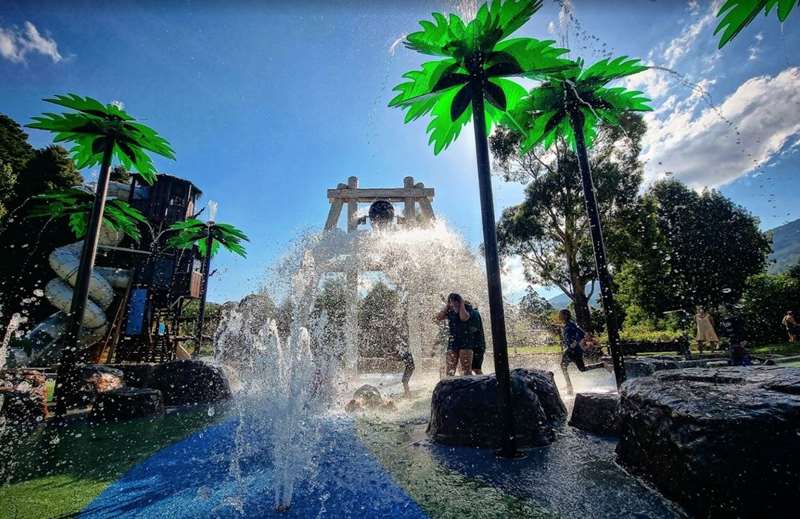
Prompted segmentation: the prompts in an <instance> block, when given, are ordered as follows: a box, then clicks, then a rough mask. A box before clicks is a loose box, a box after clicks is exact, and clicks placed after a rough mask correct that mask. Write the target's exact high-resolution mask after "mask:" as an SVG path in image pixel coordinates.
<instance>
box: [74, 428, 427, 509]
mask: <svg viewBox="0 0 800 519" xmlns="http://www.w3.org/2000/svg"><path fill="white" fill-rule="evenodd" d="M236 425H237V420H236V419H232V420H228V421H226V422H224V423H222V424H220V425H216V426H213V427H211V428H209V429H206V430H205V431H202V432H199V433H196V434H194V435H192V436H190V437H189V438H187V439H185V440H183V441H181V442H179V443H177V444H175V445H172V446H170V447H167V448H165V449H163V450H161V451H159V452H157V453H156V454H154V455H153V456H152V457H150V458H148V459H147V460H145V461H144V462H142V463H140V464H138V465H136V466H135V467H133V468H132V469H131V470H130V471H129V472H127V473H126V474H125V475H124V476H123V477H122V478H121V479H119V480H117V481H116V482H114V483H113V484H111V485H110V486H109V487H108V488H107V489H106V490H105V491H104V492H103V493H102V494H100V495H99V496H98V497H97V498H96V499H95V500H94V501H93V502H92V503H91V504H90V505H89V506H88V507H87V508H86V509H85V510H84V511H83V512H82V513H81V514H80V517H83V518H98V519H99V518H111V517H113V518H118V517H143V518H144V517H146V518H155V517H169V518H182V517H186V518H188V517H192V518H196V517H280V518H281V519H285V518H289V517H298V518H299V517H302V518H313V517H337V518H339V517H342V518H344V517H361V518H371V517H393V518H408V519H417V518H424V517H426V516H425V514H424V513H423V512H422V510H421V509H420V508H419V506H417V504H416V503H415V502H414V501H413V500H412V499H411V498H410V497H408V495H407V494H406V493H405V492H404V491H403V490H402V489H401V488H399V487H398V486H397V485H396V484H395V483H394V481H393V480H392V478H391V476H389V475H388V474H387V473H386V471H385V470H384V469H383V468H382V466H381V465H380V463H379V462H378V461H377V460H376V459H375V458H374V457H373V456H372V455H371V454H370V453H369V451H367V449H366V448H365V447H364V446H363V445H362V444H361V443H360V442H359V440H358V438H357V437H356V433H355V429H354V426H353V424H352V423H344V424H343V423H341V422H329V423H326V424H325V425H324V426H323V433H322V440H321V442H320V445H319V446H318V452H319V471H318V474H317V476H316V477H315V478H313V480H311V481H302V482H299V483H298V485H297V486H296V487H295V491H294V498H293V500H292V507H291V509H290V510H289V512H288V513H281V514H278V513H277V512H275V511H274V509H273V506H274V501H273V494H272V484H271V480H272V469H271V463H270V460H269V456H268V455H267V453H265V452H264V449H263V448H261V447H260V446H263V445H265V444H266V439H265V438H263V437H256V438H248V441H250V442H252V443H251V444H252V445H255V446H256V447H257V448H256V451H257V455H251V456H247V457H244V459H242V460H241V462H240V469H241V473H242V479H241V481H242V483H241V484H239V483H237V481H236V480H235V479H234V478H233V477H232V476H231V475H230V473H229V472H230V471H229V467H230V462H231V453H232V452H233V451H234V446H235V445H234V441H233V438H234V436H235V429H236ZM238 500H240V501H238ZM234 502H236V503H237V504H238V503H239V502H240V504H241V509H242V510H243V511H244V512H243V514H240V513H239V512H237V511H236V509H235V508H234V507H233V506H231V504H232V503H234Z"/></svg>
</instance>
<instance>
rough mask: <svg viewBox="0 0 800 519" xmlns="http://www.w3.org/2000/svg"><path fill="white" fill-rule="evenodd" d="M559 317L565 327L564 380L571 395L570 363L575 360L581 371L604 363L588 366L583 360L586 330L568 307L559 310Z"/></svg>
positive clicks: (562, 370) (563, 334) (596, 367)
mask: <svg viewBox="0 0 800 519" xmlns="http://www.w3.org/2000/svg"><path fill="white" fill-rule="evenodd" d="M558 317H559V319H560V320H561V322H562V323H564V329H563V331H562V334H561V338H562V340H563V348H564V353H563V354H562V355H561V372H562V373H563V374H564V380H566V382H567V394H568V395H571V394H573V390H572V380H570V378H569V373H568V372H567V367H568V366H569V365H570V363H573V362H574V363H575V366H576V367H577V368H578V369H579V370H580V371H589V370H592V369H598V368H602V367H603V364H602V363H598V364H591V365H589V366H587V365H586V364H585V363H584V362H583V348H582V347H581V344H582V343H583V342H584V339H585V338H586V332H584V331H583V330H582V329H581V327H580V326H578V324H577V323H576V322H575V321H573V320H572V314H571V313H570V311H569V310H567V309H566V308H564V309H563V310H561V311H560V312H558Z"/></svg>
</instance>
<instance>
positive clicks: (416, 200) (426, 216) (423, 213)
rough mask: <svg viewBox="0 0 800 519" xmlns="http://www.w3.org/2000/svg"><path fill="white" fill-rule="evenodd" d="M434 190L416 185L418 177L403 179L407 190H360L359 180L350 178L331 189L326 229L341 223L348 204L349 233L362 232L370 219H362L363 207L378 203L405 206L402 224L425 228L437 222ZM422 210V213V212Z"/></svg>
mask: <svg viewBox="0 0 800 519" xmlns="http://www.w3.org/2000/svg"><path fill="white" fill-rule="evenodd" d="M433 195H434V191H433V188H430V187H425V185H424V184H423V183H422V182H417V183H416V184H415V183H414V177H406V178H404V179H403V187H396V188H377V189H376V188H360V187H358V177H350V178H348V179H347V184H339V185H338V186H336V188H335V189H329V190H328V201H329V202H330V204H331V208H330V211H329V212H328V219H327V220H326V222H325V230H326V231H327V230H331V229H334V228H336V227H337V225H338V224H339V218H340V217H341V214H342V208H343V207H344V204H347V232H353V231H356V230H358V226H359V225H361V224H364V223H366V217H362V218H359V217H358V216H357V215H358V205H359V204H373V203H375V202H378V201H386V202H389V203H402V204H403V216H402V217H400V218H398V222H397V223H398V224H399V225H403V226H415V225H424V224H426V223H429V222H430V221H432V220H433V219H434V215H433V207H432V205H431V202H432V201H433ZM418 209H419V210H418Z"/></svg>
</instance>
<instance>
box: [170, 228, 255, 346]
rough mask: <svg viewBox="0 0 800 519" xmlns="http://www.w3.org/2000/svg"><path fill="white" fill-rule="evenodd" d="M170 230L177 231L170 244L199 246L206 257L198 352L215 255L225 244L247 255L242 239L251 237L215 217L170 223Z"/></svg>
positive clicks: (228, 247)
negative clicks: (204, 220)
mask: <svg viewBox="0 0 800 519" xmlns="http://www.w3.org/2000/svg"><path fill="white" fill-rule="evenodd" d="M169 230H170V231H172V232H174V233H175V234H174V235H173V236H171V237H170V238H169V239H168V240H167V246H169V247H174V248H177V249H191V248H193V247H197V250H198V251H199V253H200V256H201V257H202V258H204V264H203V287H202V289H201V296H200V308H199V309H198V312H197V329H196V332H195V335H196V339H195V342H196V344H195V347H194V353H193V354H194V355H197V354H198V353H199V352H200V346H201V345H202V342H203V321H204V320H205V316H206V297H207V295H208V294H207V292H208V278H209V274H210V269H211V256H214V255H215V254H216V253H217V252H218V251H219V248H220V246H221V247H223V248H224V249H226V250H228V251H229V252H232V253H234V254H238V255H239V256H241V257H243V258H246V257H247V251H246V250H245V248H244V245H243V244H242V242H243V241H250V239H249V238H248V237H247V235H246V234H245V233H243V232H242V231H240V230H239V229H237V228H236V227H234V226H233V225H230V224H227V223H219V222H215V221H214V220H213V219H209V221H208V222H201V221H200V220H198V219H196V218H189V219H187V220H184V221H182V222H176V223H174V224H172V225H170V227H169Z"/></svg>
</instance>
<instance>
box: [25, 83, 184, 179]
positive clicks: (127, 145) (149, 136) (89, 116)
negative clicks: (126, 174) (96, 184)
mask: <svg viewBox="0 0 800 519" xmlns="http://www.w3.org/2000/svg"><path fill="white" fill-rule="evenodd" d="M45 101H47V102H48V103H53V104H56V105H59V106H63V107H65V108H69V109H71V110H75V112H66V113H61V114H55V113H45V114H42V115H41V116H38V117H34V118H33V122H32V123H30V124H28V125H27V126H28V128H35V129H38V130H47V131H49V132H53V133H55V137H54V139H53V140H54V141H55V142H71V143H72V148H71V149H70V152H71V153H72V157H73V159H74V160H75V163H76V165H77V167H78V168H79V169H83V168H87V167H91V166H95V165H98V164H101V163H102V161H103V152H104V151H105V150H106V147H107V146H108V145H109V144H110V143H111V142H113V145H114V148H113V155H114V156H115V157H116V158H117V159H118V160H119V161H120V163H122V165H123V166H124V167H125V168H126V169H129V170H131V169H132V170H135V171H137V172H138V173H139V174H141V176H142V179H143V180H145V181H146V182H148V183H152V182H153V180H155V176H156V169H155V167H154V166H153V162H152V160H151V159H150V157H149V155H148V153H147V152H150V153H156V154H158V155H161V156H164V157H167V158H170V159H174V158H175V153H174V152H173V151H172V148H171V147H170V145H169V143H168V142H167V141H166V140H165V139H164V138H163V137H161V136H160V135H158V133H156V132H155V130H153V129H152V128H149V127H147V126H145V125H144V124H141V123H138V122H136V121H135V120H134V118H133V117H131V116H130V115H129V114H128V113H126V112H125V111H124V110H123V109H122V108H120V107H119V106H117V105H115V104H113V103H110V104H107V105H104V104H102V103H100V102H99V101H97V100H96V99H92V98H91V97H80V96H78V95H75V94H68V95H65V96H64V95H58V96H55V97H54V98H52V99H45Z"/></svg>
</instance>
